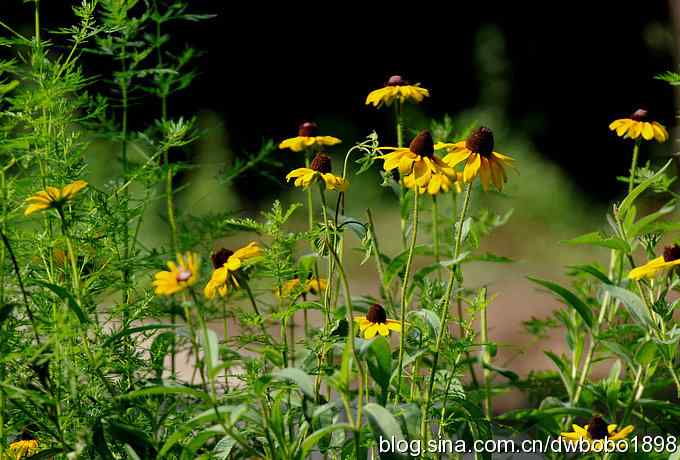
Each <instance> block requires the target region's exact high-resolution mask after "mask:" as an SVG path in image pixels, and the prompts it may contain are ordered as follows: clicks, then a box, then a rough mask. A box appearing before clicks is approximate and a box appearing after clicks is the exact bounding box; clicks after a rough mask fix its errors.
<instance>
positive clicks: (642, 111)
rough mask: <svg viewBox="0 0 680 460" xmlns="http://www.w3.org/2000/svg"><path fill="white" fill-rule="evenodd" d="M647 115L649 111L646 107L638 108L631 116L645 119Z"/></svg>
mask: <svg viewBox="0 0 680 460" xmlns="http://www.w3.org/2000/svg"><path fill="white" fill-rule="evenodd" d="M647 115H649V112H648V111H647V110H645V109H637V110H636V111H635V112H633V115H631V116H630V118H632V119H633V120H635V121H644V120H646V119H647Z"/></svg>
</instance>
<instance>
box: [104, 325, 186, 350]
mask: <svg viewBox="0 0 680 460" xmlns="http://www.w3.org/2000/svg"><path fill="white" fill-rule="evenodd" d="M177 327H178V326H177V325H175V324H145V325H144V326H139V327H130V328H126V329H123V330H122V331H120V332H116V333H115V334H113V335H112V336H110V337H108V338H107V339H106V340H105V341H104V344H103V346H104V348H106V347H109V346H111V345H113V344H114V343H116V342H118V341H119V340H120V339H122V338H123V337H126V336H128V335H132V334H136V333H138V332H146V331H153V330H157V329H174V328H177Z"/></svg>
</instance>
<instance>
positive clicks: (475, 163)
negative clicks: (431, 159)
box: [435, 127, 513, 191]
mask: <svg viewBox="0 0 680 460" xmlns="http://www.w3.org/2000/svg"><path fill="white" fill-rule="evenodd" d="M493 146H494V141H493V132H491V130H490V129H489V128H484V127H481V128H478V129H476V130H475V131H473V132H472V134H470V136H468V138H467V140H465V141H461V142H456V143H453V144H447V143H438V144H437V145H436V146H435V148H437V149H440V148H443V149H447V150H448V151H449V154H448V155H446V156H445V157H444V158H443V159H442V160H443V161H444V163H446V164H448V165H449V166H451V167H452V168H453V167H455V166H456V165H458V164H459V163H462V162H463V161H466V160H467V161H466V163H465V168H464V169H463V181H465V182H471V181H472V180H473V179H474V178H475V177H477V176H479V177H480V179H481V181H482V187H484V190H488V189H489V184H490V183H492V182H493V184H494V185H495V186H496V188H497V189H498V190H499V191H500V190H502V189H503V184H505V182H507V181H508V176H507V175H506V174H505V169H504V165H508V166H511V165H512V161H513V159H512V158H510V157H508V156H506V155H503V154H501V153H498V152H494V151H493Z"/></svg>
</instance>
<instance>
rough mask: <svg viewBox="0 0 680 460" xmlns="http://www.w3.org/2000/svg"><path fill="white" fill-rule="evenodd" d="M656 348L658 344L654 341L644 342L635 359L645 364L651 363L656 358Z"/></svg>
mask: <svg viewBox="0 0 680 460" xmlns="http://www.w3.org/2000/svg"><path fill="white" fill-rule="evenodd" d="M656 350H657V346H656V344H655V343H654V342H652V341H647V342H644V343H643V344H642V346H640V348H639V349H638V351H637V353H635V361H637V362H638V364H641V365H643V366H646V365H648V364H650V363H651V362H652V361H653V360H654V358H656Z"/></svg>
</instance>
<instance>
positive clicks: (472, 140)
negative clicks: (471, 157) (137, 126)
mask: <svg viewBox="0 0 680 460" xmlns="http://www.w3.org/2000/svg"><path fill="white" fill-rule="evenodd" d="M465 147H467V148H468V150H470V151H472V152H474V153H478V154H480V155H481V156H483V157H488V156H491V152H493V132H492V131H491V130H490V129H489V128H486V127H484V126H482V127H480V128H477V129H475V130H474V131H472V134H470V135H469V136H468V138H467V140H466V141H465Z"/></svg>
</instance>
